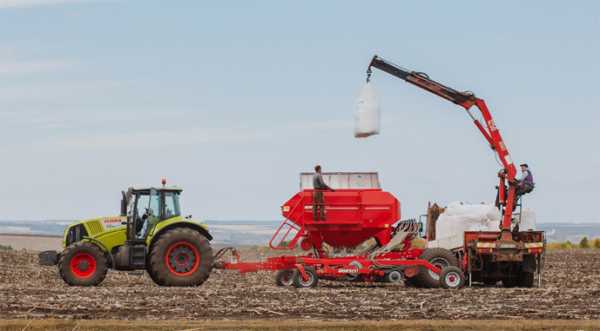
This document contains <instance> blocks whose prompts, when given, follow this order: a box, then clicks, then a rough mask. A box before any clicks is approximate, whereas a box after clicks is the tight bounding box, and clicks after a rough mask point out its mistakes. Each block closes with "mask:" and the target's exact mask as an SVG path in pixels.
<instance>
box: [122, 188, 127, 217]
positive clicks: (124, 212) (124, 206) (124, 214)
mask: <svg viewBox="0 0 600 331" xmlns="http://www.w3.org/2000/svg"><path fill="white" fill-rule="evenodd" d="M121 194H122V195H123V197H122V198H121V216H127V195H126V194H125V192H124V191H121Z"/></svg>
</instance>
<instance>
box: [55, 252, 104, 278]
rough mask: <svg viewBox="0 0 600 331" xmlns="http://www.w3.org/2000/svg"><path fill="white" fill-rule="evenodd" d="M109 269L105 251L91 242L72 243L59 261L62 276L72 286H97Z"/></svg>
mask: <svg viewBox="0 0 600 331" xmlns="http://www.w3.org/2000/svg"><path fill="white" fill-rule="evenodd" d="M107 270H108V266H107V262H106V256H105V255H104V252H103V251H102V250H101V249H100V248H99V247H98V246H97V245H94V244H92V243H89V242H82V241H79V242H76V243H74V244H72V245H70V246H69V247H67V248H66V249H65V250H64V251H63V252H62V253H61V254H60V259H59V261H58V271H59V273H60V276H61V277H62V279H63V280H64V281H65V282H66V283H67V284H69V285H71V286H96V285H98V284H100V283H101V282H102V281H103V280H104V277H106V271H107Z"/></svg>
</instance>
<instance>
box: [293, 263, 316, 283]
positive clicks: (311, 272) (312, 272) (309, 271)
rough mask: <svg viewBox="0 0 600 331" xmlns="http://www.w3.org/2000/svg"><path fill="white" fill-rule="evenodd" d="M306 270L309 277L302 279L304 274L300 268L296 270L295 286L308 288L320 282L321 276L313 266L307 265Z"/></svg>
mask: <svg viewBox="0 0 600 331" xmlns="http://www.w3.org/2000/svg"><path fill="white" fill-rule="evenodd" d="M304 271H305V272H306V274H307V275H308V279H307V280H304V279H302V275H301V274H300V272H299V271H298V270H294V286H295V287H296V288H306V287H316V286H317V283H318V282H319V277H317V272H316V271H315V268H313V267H305V268H304Z"/></svg>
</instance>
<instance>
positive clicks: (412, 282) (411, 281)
mask: <svg viewBox="0 0 600 331" xmlns="http://www.w3.org/2000/svg"><path fill="white" fill-rule="evenodd" d="M404 286H406V287H414V288H422V287H423V285H421V283H419V280H418V279H417V277H416V276H415V277H411V278H407V279H405V280H404Z"/></svg>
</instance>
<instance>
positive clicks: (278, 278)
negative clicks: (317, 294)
mask: <svg viewBox="0 0 600 331" xmlns="http://www.w3.org/2000/svg"><path fill="white" fill-rule="evenodd" d="M275 284H277V286H292V285H293V284H294V270H279V271H277V273H276V274H275Z"/></svg>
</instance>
